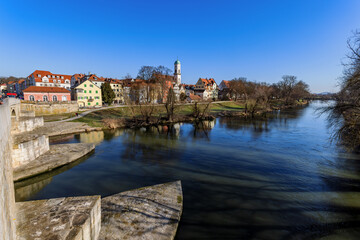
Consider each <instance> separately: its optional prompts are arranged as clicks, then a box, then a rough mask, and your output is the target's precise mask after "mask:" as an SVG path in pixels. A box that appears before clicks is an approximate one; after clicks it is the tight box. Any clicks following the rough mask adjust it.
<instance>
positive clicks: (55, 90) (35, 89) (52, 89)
mask: <svg viewBox="0 0 360 240" xmlns="http://www.w3.org/2000/svg"><path fill="white" fill-rule="evenodd" d="M23 92H46V93H70V91H69V90H66V89H65V88H62V87H37V86H30V87H28V88H26V89H24V91H23Z"/></svg>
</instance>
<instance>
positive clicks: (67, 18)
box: [0, 0, 360, 93]
mask: <svg viewBox="0 0 360 240" xmlns="http://www.w3.org/2000/svg"><path fill="white" fill-rule="evenodd" d="M206 3H208V4H205V2H202V1H199V2H196V3H190V2H187V1H183V2H182V3H181V4H176V3H168V2H162V1H159V2H156V3H148V2H145V1H143V2H142V1H140V2H137V3H126V4H125V3H124V2H117V3H109V4H106V5H101V6H100V7H99V6H98V4H97V2H96V1H90V2H88V4H82V3H81V2H76V3H72V4H71V9H68V6H70V2H66V1H65V2H62V3H46V4H43V3H41V2H26V1H23V2H22V4H15V3H12V2H10V1H5V2H4V4H3V6H2V8H1V9H0V31H1V32H2V33H3V35H4V36H7V37H6V38H3V39H1V40H0V52H2V56H4V57H3V58H1V59H0V75H1V76H10V75H12V76H15V77H26V76H27V74H28V73H29V72H32V71H34V70H36V69H39V70H51V71H53V72H59V73H64V74H73V73H88V72H91V73H95V74H97V75H100V76H104V77H113V78H121V77H123V76H125V75H126V74H128V73H129V74H131V76H133V77H136V75H137V72H138V70H139V68H140V67H141V66H144V65H150V66H158V65H164V66H166V67H169V68H170V69H171V68H172V66H171V63H172V62H173V61H174V60H175V59H176V58H177V57H178V58H179V59H180V60H181V62H182V64H183V69H184V71H183V82H184V83H187V84H191V83H192V82H194V81H196V80H197V79H198V78H200V77H205V78H206V77H207V78H210V77H211V78H214V79H215V80H216V81H217V82H218V83H220V82H221V81H222V80H231V79H233V78H235V77H246V78H247V79H248V80H250V81H257V82H267V83H269V84H271V83H275V82H277V81H279V80H281V77H282V76H283V75H295V76H297V77H298V79H301V80H304V81H306V82H307V83H309V85H310V90H311V91H312V92H314V93H318V92H327V91H328V92H336V91H337V90H338V88H337V87H336V85H337V82H338V78H339V77H340V76H341V74H342V70H343V67H342V65H341V61H342V60H343V58H344V52H346V40H347V38H348V37H349V36H350V35H351V32H352V31H355V30H356V27H357V26H356V23H357V22H359V21H360V16H359V15H358V14H357V9H359V7H360V2H358V1H355V0H347V1H335V0H332V1H315V2H314V1H291V2H289V1H280V0H278V1H273V2H272V3H267V2H262V3H261V4H259V3H251V2H248V1H241V2H238V1H228V2H226V4H223V3H221V4H219V3H215V2H206ZM30 7H31V9H37V12H39V13H46V12H54V13H56V12H61V16H58V17H47V18H46V21H44V15H43V14H34V12H33V11H32V12H29V11H27V9H29V8H30ZM92 12H96V18H95V17H87V18H83V17H81V15H82V14H74V13H92ZM150 12H151V13H150ZM134 13H135V16H136V17H133V16H134ZM55 15H56V14H55ZM201 16H203V17H201ZM200 26H201V27H200ZM310 36H311V37H310Z"/></svg>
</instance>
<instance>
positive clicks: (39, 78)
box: [28, 70, 71, 90]
mask: <svg viewBox="0 0 360 240" xmlns="http://www.w3.org/2000/svg"><path fill="white" fill-rule="evenodd" d="M28 79H29V80H30V85H31V86H38V87H63V88H66V89H68V90H70V82H71V75H65V74H55V73H51V72H50V71H43V70H35V71H34V72H33V73H32V74H30V75H29V76H28Z"/></svg>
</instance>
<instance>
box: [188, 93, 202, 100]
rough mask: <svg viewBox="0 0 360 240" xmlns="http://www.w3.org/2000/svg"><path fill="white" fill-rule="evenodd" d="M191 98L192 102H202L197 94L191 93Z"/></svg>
mask: <svg viewBox="0 0 360 240" xmlns="http://www.w3.org/2000/svg"><path fill="white" fill-rule="evenodd" d="M189 98H190V99H191V100H201V97H200V96H199V95H195V94H192V93H190V95H189Z"/></svg>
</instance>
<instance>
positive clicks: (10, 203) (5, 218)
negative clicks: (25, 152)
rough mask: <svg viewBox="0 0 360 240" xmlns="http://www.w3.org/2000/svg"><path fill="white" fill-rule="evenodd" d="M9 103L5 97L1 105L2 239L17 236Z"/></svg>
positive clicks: (0, 221) (0, 190)
mask: <svg viewBox="0 0 360 240" xmlns="http://www.w3.org/2000/svg"><path fill="white" fill-rule="evenodd" d="M10 101H11V100H10ZM9 105H10V103H9V99H5V101H4V104H3V105H0V123H1V124H0V239H6V240H7V239H15V238H16V236H15V220H14V219H15V197H14V196H15V195H14V183H13V171H12V166H11V162H12V160H11V147H12V144H11V137H10V129H11V112H10V106H9ZM14 117H15V116H14Z"/></svg>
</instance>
